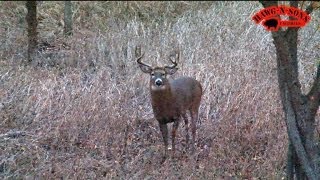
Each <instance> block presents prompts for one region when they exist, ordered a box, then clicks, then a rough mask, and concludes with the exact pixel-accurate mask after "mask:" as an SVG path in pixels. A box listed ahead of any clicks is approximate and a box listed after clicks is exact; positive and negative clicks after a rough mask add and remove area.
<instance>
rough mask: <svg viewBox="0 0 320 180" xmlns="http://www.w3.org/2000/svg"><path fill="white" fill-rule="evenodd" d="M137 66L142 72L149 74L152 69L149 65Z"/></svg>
mask: <svg viewBox="0 0 320 180" xmlns="http://www.w3.org/2000/svg"><path fill="white" fill-rule="evenodd" d="M139 67H140V69H141V71H142V72H144V73H148V74H150V73H151V71H152V68H151V67H150V66H146V65H143V64H139Z"/></svg>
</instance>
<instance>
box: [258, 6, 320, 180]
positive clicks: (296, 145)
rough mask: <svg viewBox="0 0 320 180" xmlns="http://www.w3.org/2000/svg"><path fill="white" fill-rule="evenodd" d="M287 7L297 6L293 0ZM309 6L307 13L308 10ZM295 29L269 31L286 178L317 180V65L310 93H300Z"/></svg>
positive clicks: (319, 79) (319, 173) (319, 97)
mask: <svg viewBox="0 0 320 180" xmlns="http://www.w3.org/2000/svg"><path fill="white" fill-rule="evenodd" d="M261 3H262V5H263V6H264V7H265V8H266V7H270V6H277V5H278V3H277V2H276V1H262V2H261ZM290 5H291V6H294V7H298V3H297V2H295V1H291V2H290ZM310 7H311V5H310V6H309V7H308V8H307V12H308V13H311V12H312V8H310ZM298 30H299V29H298V28H288V29H287V30H285V31H283V30H281V29H279V31H277V32H272V37H273V40H274V45H275V47H276V54H277V67H278V68H277V72H278V83H279V89H280V96H281V101H282V105H283V110H284V112H285V120H286V124H287V131H288V135H289V148H288V156H287V157H288V159H287V163H288V164H287V178H288V179H294V177H296V179H314V180H316V179H319V178H320V171H319V165H320V161H319V154H318V152H319V149H318V147H317V146H316V142H315V140H314V130H315V115H316V112H317V110H318V108H319V101H320V64H319V65H318V71H317V75H316V78H315V81H314V84H313V86H312V88H311V90H310V92H309V93H308V94H307V95H305V94H302V91H301V85H300V82H299V79H298V73H299V72H298V59H297V38H298Z"/></svg>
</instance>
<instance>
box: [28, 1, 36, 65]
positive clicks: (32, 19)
mask: <svg viewBox="0 0 320 180" xmlns="http://www.w3.org/2000/svg"><path fill="white" fill-rule="evenodd" d="M26 7H27V10H28V13H27V16H26V20H27V24H28V62H31V61H32V60H33V58H34V55H35V51H36V47H37V25H38V21H37V2H36V1H27V2H26Z"/></svg>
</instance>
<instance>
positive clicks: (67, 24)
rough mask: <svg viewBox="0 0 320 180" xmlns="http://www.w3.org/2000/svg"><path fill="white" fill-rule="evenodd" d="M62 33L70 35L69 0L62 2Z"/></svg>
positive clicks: (70, 14)
mask: <svg viewBox="0 0 320 180" xmlns="http://www.w3.org/2000/svg"><path fill="white" fill-rule="evenodd" d="M64 34H65V35H66V36H70V35H72V3H71V1H65V2H64Z"/></svg>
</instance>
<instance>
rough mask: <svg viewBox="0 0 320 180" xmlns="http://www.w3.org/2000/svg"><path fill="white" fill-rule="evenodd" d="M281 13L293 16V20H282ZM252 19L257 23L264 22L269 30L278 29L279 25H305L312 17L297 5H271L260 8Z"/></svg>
mask: <svg viewBox="0 0 320 180" xmlns="http://www.w3.org/2000/svg"><path fill="white" fill-rule="evenodd" d="M280 15H285V16H289V17H292V18H291V19H292V20H291V19H290V20H281V19H280ZM252 20H253V21H254V22H255V23H256V24H260V23H261V22H262V25H263V26H264V27H265V28H266V30H267V31H278V30H279V27H304V26H305V25H306V24H307V23H308V22H309V21H310V20H311V17H310V16H309V14H307V13H306V12H304V11H303V10H301V9H298V8H295V7H289V6H271V7H268V8H264V9H262V10H260V11H259V12H258V13H256V14H255V15H254V16H253V17H252Z"/></svg>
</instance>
